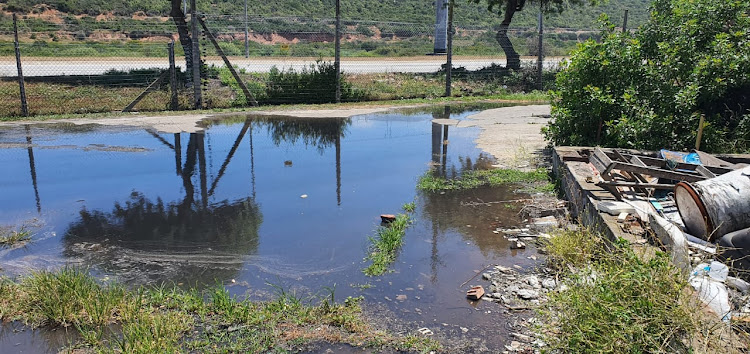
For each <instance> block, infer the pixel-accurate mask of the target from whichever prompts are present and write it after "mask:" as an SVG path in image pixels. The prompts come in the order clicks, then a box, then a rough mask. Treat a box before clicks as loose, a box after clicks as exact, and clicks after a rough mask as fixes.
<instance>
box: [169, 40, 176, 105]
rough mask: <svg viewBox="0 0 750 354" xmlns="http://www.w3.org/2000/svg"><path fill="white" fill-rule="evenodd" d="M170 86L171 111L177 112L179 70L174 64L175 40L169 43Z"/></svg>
mask: <svg viewBox="0 0 750 354" xmlns="http://www.w3.org/2000/svg"><path fill="white" fill-rule="evenodd" d="M167 48H168V49H169V85H170V87H171V91H172V92H171V94H172V97H171V99H170V100H169V109H171V110H173V111H176V110H177V70H176V67H175V63H174V40H173V41H171V42H169V46H168V47H167Z"/></svg>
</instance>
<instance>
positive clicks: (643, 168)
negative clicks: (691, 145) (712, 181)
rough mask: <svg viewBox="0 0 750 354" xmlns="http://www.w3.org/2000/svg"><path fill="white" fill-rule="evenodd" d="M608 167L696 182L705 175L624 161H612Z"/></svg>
mask: <svg viewBox="0 0 750 354" xmlns="http://www.w3.org/2000/svg"><path fill="white" fill-rule="evenodd" d="M610 167H611V169H616V170H624V171H628V172H635V173H641V174H645V175H650V176H654V177H660V178H668V179H671V180H675V181H686V182H697V181H702V180H704V179H706V177H703V176H698V175H694V174H689V173H683V172H676V171H668V170H663V169H660V168H654V167H647V166H637V165H633V164H630V163H625V162H613V163H612V164H611V165H610Z"/></svg>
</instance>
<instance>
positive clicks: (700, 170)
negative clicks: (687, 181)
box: [695, 165, 716, 178]
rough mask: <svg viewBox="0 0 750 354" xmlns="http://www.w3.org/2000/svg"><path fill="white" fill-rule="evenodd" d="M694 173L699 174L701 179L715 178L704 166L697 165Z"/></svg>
mask: <svg viewBox="0 0 750 354" xmlns="http://www.w3.org/2000/svg"><path fill="white" fill-rule="evenodd" d="M695 172H698V173H700V174H701V175H702V176H703V177H706V178H714V177H716V175H715V174H714V173H713V172H711V170H709V169H708V168H706V166H703V165H698V167H696V168H695Z"/></svg>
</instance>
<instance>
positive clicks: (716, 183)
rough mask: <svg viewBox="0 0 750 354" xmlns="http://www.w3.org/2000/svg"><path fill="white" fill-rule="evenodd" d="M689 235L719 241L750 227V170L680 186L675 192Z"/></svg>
mask: <svg viewBox="0 0 750 354" xmlns="http://www.w3.org/2000/svg"><path fill="white" fill-rule="evenodd" d="M674 197H675V202H676V203H677V210H678V211H679V212H680V216H681V217H682V221H683V222H684V223H685V227H686V228H687V232H688V233H690V234H691V235H694V236H696V237H700V238H702V239H704V240H708V241H715V240H717V239H718V238H720V237H721V236H723V235H725V234H728V233H730V232H732V231H737V230H741V229H744V228H748V227H750V167H745V168H742V169H739V170H735V171H732V172H728V173H725V174H723V175H721V176H718V177H714V178H710V179H707V180H703V181H699V182H694V183H688V182H680V183H678V184H677V185H676V186H675V189H674Z"/></svg>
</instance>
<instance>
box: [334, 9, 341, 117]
mask: <svg viewBox="0 0 750 354" xmlns="http://www.w3.org/2000/svg"><path fill="white" fill-rule="evenodd" d="M335 43H336V48H335V49H334V50H335V53H334V59H333V66H334V68H335V69H336V103H340V102H341V0H336V41H335Z"/></svg>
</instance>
